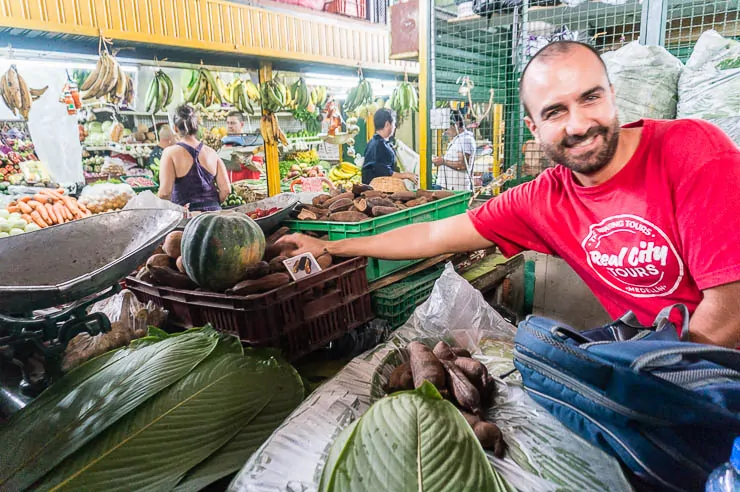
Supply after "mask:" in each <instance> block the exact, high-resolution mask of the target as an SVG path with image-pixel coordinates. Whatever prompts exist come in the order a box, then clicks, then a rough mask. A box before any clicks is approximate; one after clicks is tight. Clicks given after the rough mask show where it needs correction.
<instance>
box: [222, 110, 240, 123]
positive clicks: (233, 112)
mask: <svg viewBox="0 0 740 492" xmlns="http://www.w3.org/2000/svg"><path fill="white" fill-rule="evenodd" d="M229 116H233V117H235V118H239V121H241V122H242V123H244V115H243V114H242V113H240V112H239V111H229V114H227V115H226V117H227V118H228V117H229Z"/></svg>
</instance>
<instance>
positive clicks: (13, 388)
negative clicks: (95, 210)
mask: <svg viewBox="0 0 740 492" xmlns="http://www.w3.org/2000/svg"><path fill="white" fill-rule="evenodd" d="M182 220H183V216H182V213H180V212H177V211H173V210H158V209H140V210H122V211H118V212H110V213H105V214H99V215H94V216H92V217H88V218H85V219H81V220H76V221H73V222H68V223H66V224H60V225H57V226H53V227H49V228H46V229H41V230H39V231H35V232H31V233H26V234H20V235H17V236H11V237H7V238H3V239H0V416H1V415H2V414H5V415H8V414H10V413H12V412H14V411H17V410H18V409H20V408H22V407H23V406H24V405H25V404H26V403H27V402H28V401H29V400H30V399H31V398H32V397H34V396H35V395H37V394H38V393H39V392H41V391H42V390H43V389H44V388H45V387H46V386H47V385H48V383H49V382H51V381H53V380H54V379H56V378H58V377H60V376H61V370H60V363H61V359H62V356H63V354H64V350H65V349H66V347H67V343H68V342H69V341H70V340H71V339H72V338H74V337H75V336H76V335H77V334H79V333H83V332H87V333H89V334H90V335H97V334H99V333H103V332H107V331H109V330H110V321H109V320H108V318H107V317H106V316H105V315H103V314H102V313H93V314H88V312H87V310H88V308H89V307H90V306H91V305H93V304H94V303H96V302H98V301H100V300H102V299H105V298H107V297H110V296H112V295H114V294H116V293H117V292H118V291H120V290H121V287H120V284H119V282H120V281H121V280H122V279H123V278H125V277H126V276H127V275H129V274H130V273H131V272H132V271H133V270H135V269H136V267H138V266H139V265H141V264H142V263H144V262H146V259H147V258H148V257H149V256H150V255H151V254H152V252H153V251H154V249H155V248H156V247H157V246H158V245H159V244H161V242H162V241H163V239H164V237H165V236H166V235H167V234H168V233H169V232H171V231H172V230H174V229H175V227H177V226H178V224H180V223H181V221H182ZM13 368H17V369H16V370H15V371H13V370H12V369H13ZM18 369H19V370H20V371H18ZM19 390H20V391H19Z"/></svg>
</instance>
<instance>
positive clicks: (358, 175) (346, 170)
mask: <svg viewBox="0 0 740 492" xmlns="http://www.w3.org/2000/svg"><path fill="white" fill-rule="evenodd" d="M328 177H329V180H330V181H331V182H332V183H334V184H335V185H346V184H350V183H359V182H360V181H362V171H361V170H360V168H359V167H357V166H355V165H354V164H350V163H349V162H342V163H340V164H339V165H338V166H334V167H332V168H331V169H330V170H329V174H328Z"/></svg>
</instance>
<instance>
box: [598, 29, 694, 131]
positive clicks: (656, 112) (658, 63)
mask: <svg viewBox="0 0 740 492" xmlns="http://www.w3.org/2000/svg"><path fill="white" fill-rule="evenodd" d="M602 58H603V60H604V63H605V64H606V67H607V70H608V72H609V78H610V79H611V82H612V84H614V89H615V91H616V93H617V108H618V110H619V119H620V121H621V122H622V123H631V122H633V121H637V120H639V119H640V118H653V119H667V120H671V119H673V118H675V117H676V104H677V102H678V95H677V90H678V78H679V77H680V76H681V71H682V70H683V63H681V60H679V59H678V58H676V57H675V56H673V55H671V54H670V53H668V51H666V49H665V48H663V47H661V46H643V45H641V44H640V43H639V42H638V41H633V42H631V43H629V44H627V45H625V46H623V47H621V48H620V49H618V50H616V51H610V52H608V53H604V55H603V56H602Z"/></svg>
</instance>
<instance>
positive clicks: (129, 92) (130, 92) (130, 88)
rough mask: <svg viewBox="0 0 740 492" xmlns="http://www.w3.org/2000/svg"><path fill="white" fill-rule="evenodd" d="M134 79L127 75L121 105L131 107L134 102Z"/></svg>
mask: <svg viewBox="0 0 740 492" xmlns="http://www.w3.org/2000/svg"><path fill="white" fill-rule="evenodd" d="M134 95H135V94H134V79H132V78H131V77H129V76H128V75H127V76H126V91H125V92H124V93H123V100H122V101H121V106H125V107H127V108H130V107H132V106H133V104H134Z"/></svg>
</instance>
